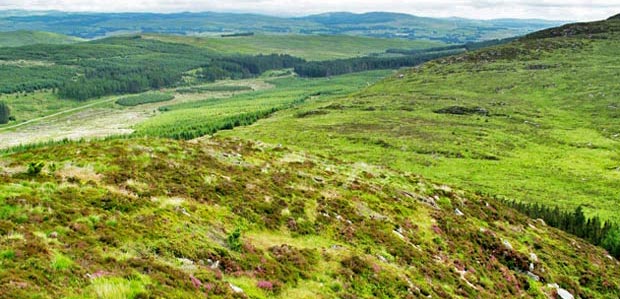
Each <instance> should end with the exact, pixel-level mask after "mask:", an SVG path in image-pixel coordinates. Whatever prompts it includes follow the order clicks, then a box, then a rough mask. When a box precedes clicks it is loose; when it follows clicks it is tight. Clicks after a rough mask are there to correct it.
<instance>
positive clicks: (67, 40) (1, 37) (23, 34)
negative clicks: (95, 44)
mask: <svg viewBox="0 0 620 299" xmlns="http://www.w3.org/2000/svg"><path fill="white" fill-rule="evenodd" d="M80 41H83V39H81V38H77V37H73V36H66V35H62V34H57V33H50V32H42V31H27V30H19V31H11V32H0V47H21V46H27V45H35V44H53V45H64V44H73V43H77V42H80Z"/></svg>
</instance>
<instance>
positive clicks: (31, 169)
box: [28, 161, 45, 175]
mask: <svg viewBox="0 0 620 299" xmlns="http://www.w3.org/2000/svg"><path fill="white" fill-rule="evenodd" d="M43 167H45V163H43V162H41V161H39V162H30V163H28V174H29V175H39V174H40V173H41V170H43Z"/></svg>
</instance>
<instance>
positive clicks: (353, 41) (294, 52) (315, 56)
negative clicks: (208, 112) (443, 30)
mask: <svg viewBox="0 0 620 299" xmlns="http://www.w3.org/2000/svg"><path fill="white" fill-rule="evenodd" d="M145 38H152V39H156V40H160V41H164V42H174V43H183V44H190V45H193V46H198V47H201V48H208V49H211V50H213V51H215V52H220V53H226V54H245V55H258V54H273V53H276V54H288V55H291V56H295V57H300V58H303V59H306V60H327V59H339V58H350V57H358V56H368V55H370V54H373V53H383V52H385V51H386V50H388V49H417V50H419V49H424V48H432V47H438V46H441V45H443V44H442V43H440V42H432V41H411V40H404V39H384V38H368V37H356V36H342V35H340V36H338V35H316V36H313V35H254V36H244V37H235V38H218V37H186V36H173V35H145Z"/></svg>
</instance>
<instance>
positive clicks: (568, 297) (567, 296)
mask: <svg viewBox="0 0 620 299" xmlns="http://www.w3.org/2000/svg"><path fill="white" fill-rule="evenodd" d="M558 297H560V299H575V296H573V294H571V293H570V292H569V291H567V290H565V289H562V288H560V289H558Z"/></svg>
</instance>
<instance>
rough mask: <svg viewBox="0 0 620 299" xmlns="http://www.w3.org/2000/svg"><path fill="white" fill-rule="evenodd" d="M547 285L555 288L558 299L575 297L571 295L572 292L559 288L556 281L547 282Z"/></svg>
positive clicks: (572, 298) (573, 298)
mask: <svg viewBox="0 0 620 299" xmlns="http://www.w3.org/2000/svg"><path fill="white" fill-rule="evenodd" d="M547 287H549V288H552V289H556V291H557V293H558V298H559V299H575V296H573V294H571V293H570V292H569V291H567V290H565V289H563V288H560V286H559V285H558V284H557V283H553V284H548V285H547Z"/></svg>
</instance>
